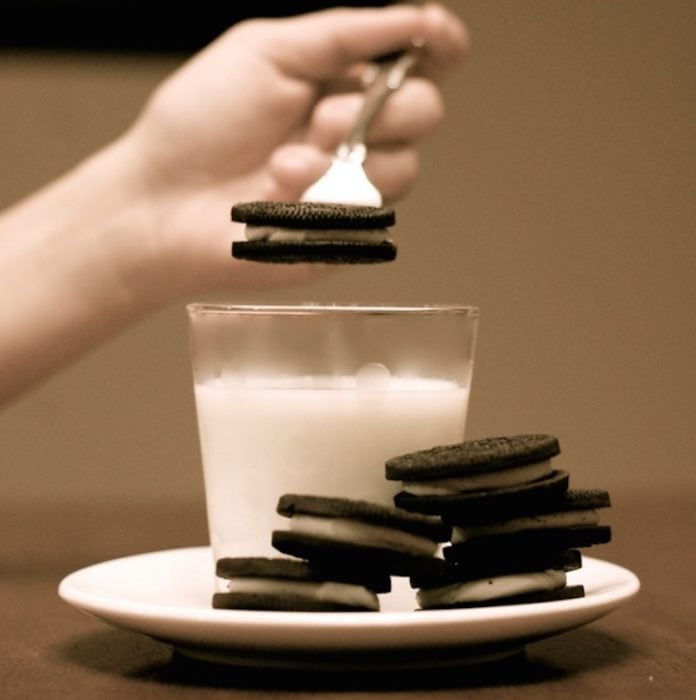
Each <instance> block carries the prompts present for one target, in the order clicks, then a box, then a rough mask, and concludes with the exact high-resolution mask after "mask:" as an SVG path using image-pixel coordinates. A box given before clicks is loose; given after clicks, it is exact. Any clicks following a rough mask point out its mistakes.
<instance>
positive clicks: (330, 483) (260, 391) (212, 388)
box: [188, 304, 478, 559]
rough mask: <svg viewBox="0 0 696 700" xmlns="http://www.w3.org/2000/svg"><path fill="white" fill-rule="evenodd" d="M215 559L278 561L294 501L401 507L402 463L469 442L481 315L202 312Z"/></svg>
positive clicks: (201, 369)
mask: <svg viewBox="0 0 696 700" xmlns="http://www.w3.org/2000/svg"><path fill="white" fill-rule="evenodd" d="M188 313H189V321H190V340H191V357H192V365H193V377H194V384H195V397H196V411H197V416H198V427H199V437H200V447H201V456H202V462H203V474H204V480H205V492H206V504H207V515H208V525H209V531H210V541H211V545H212V548H213V554H214V556H215V558H216V559H217V558H219V557H221V556H272V555H274V554H276V555H277V554H278V552H275V551H274V550H273V548H272V546H271V532H272V530H273V529H277V528H285V527H287V519H286V518H282V517H280V516H278V515H277V514H276V505H277V502H278V499H279V497H280V496H281V495H283V494H284V493H309V494H315V495H323V496H340V497H346V498H358V499H363V500H369V501H372V502H375V503H383V504H386V505H393V496H394V494H395V493H396V492H397V491H398V490H399V485H398V483H394V482H390V481H387V479H386V478H385V469H384V463H385V461H386V460H387V459H389V458H390V457H393V456H396V455H399V454H404V453H406V452H410V451H413V450H417V449H425V448H428V447H432V446H434V445H438V444H447V443H452V442H457V441H459V440H461V439H462V438H463V437H464V429H465V424H466V414H467V407H468V402H469V389H470V385H471V376H472V370H473V359H474V348H475V342H476V331H477V324H478V310H477V309H476V308H475V307H468V306H408V307H407V306H393V307H376V306H374V307H372V306H358V305H355V306H350V305H349V306H331V305H314V304H303V305H296V306H224V305H209V304H208V305H206V304H191V305H189V306H188Z"/></svg>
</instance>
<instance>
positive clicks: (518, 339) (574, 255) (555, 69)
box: [0, 0, 696, 527]
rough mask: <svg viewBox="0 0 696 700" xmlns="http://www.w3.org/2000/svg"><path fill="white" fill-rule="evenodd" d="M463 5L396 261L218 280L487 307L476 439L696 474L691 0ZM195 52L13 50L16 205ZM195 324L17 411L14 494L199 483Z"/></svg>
mask: <svg viewBox="0 0 696 700" xmlns="http://www.w3.org/2000/svg"><path fill="white" fill-rule="evenodd" d="M449 5H451V6H453V7H456V8H457V9H458V10H459V11H460V13H461V15H462V16H463V17H464V19H465V20H466V21H467V23H468V25H469V27H470V29H471V32H472V35H473V46H472V52H471V55H470V58H469V59H468V62H467V63H466V64H465V65H464V66H463V68H462V70H461V71H460V72H459V73H458V74H457V75H456V76H455V77H454V78H453V79H452V80H451V81H450V82H449V83H448V84H447V86H446V98H447V106H448V114H447V119H446V122H445V123H444V124H443V127H442V128H441V129H440V130H439V131H438V132H437V134H436V135H435V136H433V137H432V138H431V139H430V140H429V141H428V142H427V144H426V145H425V146H424V147H423V149H422V155H423V159H422V163H423V172H422V177H421V179H420V181H419V183H418V185H417V187H416V188H415V189H414V191H413V192H412V194H411V195H410V196H409V198H408V199H407V200H406V201H404V202H402V203H401V204H400V205H399V206H398V209H397V216H398V228H397V232H396V233H397V235H398V240H399V243H400V249H399V260H398V261H397V262H396V263H395V264H393V265H388V266H380V267H379V269H376V268H371V269H347V270H342V271H340V272H338V273H337V274H336V275H334V276H332V277H330V278H328V279H326V280H323V281H321V282H320V283H315V284H312V285H311V286H305V287H302V288H293V289H288V290H285V291H282V292H279V291H273V292H268V293H263V294H254V295H246V296H242V295H236V296H235V295H231V294H225V295H212V296H211V297H208V298H209V299H218V300H225V301H234V302H246V301H265V302H277V301H303V300H312V301H360V302H370V303H372V302H374V303H380V302H406V303H417V302H454V303H466V304H474V305H477V306H479V307H480V308H481V326H480V337H479V345H478V357H477V364H476V369H475V379H474V391H473V395H472V402H471V409H470V423H469V435H470V436H471V437H479V436H483V435H494V434H503V433H515V432H537V431H539V432H552V433H555V434H557V435H558V436H559V438H560V440H561V446H562V448H563V455H562V456H561V458H560V459H561V462H562V464H563V465H565V466H566V467H567V468H568V469H570V470H571V473H572V474H573V482H574V483H575V485H578V486H582V485H590V484H591V485H597V486H599V485H603V486H605V487H607V488H610V489H614V493H619V489H621V488H628V487H629V486H631V485H636V486H638V487H640V488H645V489H651V488H653V487H655V486H657V485H659V484H661V483H664V482H668V483H671V484H674V482H683V483H684V488H687V489H693V488H695V487H696V469H694V461H695V458H696V429H695V426H694V417H695V415H696V412H695V404H696V402H695V401H694V399H695V398H696V382H695V376H696V373H695V372H694V362H695V361H696V340H695V338H696V333H695V331H696V321H695V314H694V301H695V300H696V275H694V267H695V263H696V243H695V242H694V237H693V223H692V222H693V221H694V220H695V219H696V211H695V204H694V199H695V197H694V194H695V193H694V184H695V182H696V159H695V157H694V156H695V155H696V153H695V150H696V149H695V144H696V128H695V127H696V119H695V118H694V110H695V108H696V85H695V83H696V78H695V73H694V65H695V64H696V48H695V45H694V42H693V36H694V34H695V33H696V5H695V4H694V3H693V2H692V1H691V0H667V1H660V0H645V1H642V2H641V1H639V0H634V1H629V0H615V1H613V2H606V1H605V0H583V1H582V2H558V1H557V0H525V1H524V2H518V1H517V0H494V1H490V0H471V1H468V2H453V1H451V2H449ZM181 60H182V59H181V58H180V57H177V56H172V55H163V56H153V55H147V56H146V55H123V54H117V53H106V54H104V53H101V54H99V53H97V54H94V53H87V54H81V53H69V52H68V53H65V52H22V51H18V50H13V51H5V52H4V53H2V54H0V62H1V63H0V65H1V66H2V67H1V69H0V124H1V125H2V128H1V129H0V154H1V158H2V171H1V174H0V182H1V186H0V198H1V200H0V205H6V204H9V203H11V202H13V201H15V200H16V199H18V198H20V197H21V196H23V195H24V194H26V193H28V192H30V191H31V190H32V189H34V188H36V187H37V186H39V185H41V184H43V183H45V182H47V181H48V180H50V179H51V178H52V177H54V176H56V175H58V174H59V173H61V172H62V171H64V170H65V169H67V168H68V167H70V166H71V165H73V164H74V163H76V162H77V161H78V160H80V159H81V158H82V157H84V156H85V155H87V154H88V153H90V152H91V151H93V150H94V149H96V148H98V147H99V146H101V145H102V144H104V143H106V142H107V141H108V140H109V139H111V138H112V137H114V136H116V135H117V134H118V133H119V132H120V131H121V130H123V129H124V128H125V127H126V126H127V125H128V124H129V123H130V122H131V120H132V119H133V118H134V116H135V115H136V114H137V112H138V110H139V108H140V106H141V104H142V103H143V101H144V99H145V98H146V96H147V95H148V94H149V92H150V91H151V90H152V88H153V87H154V86H155V85H156V84H157V83H158V82H159V81H160V80H161V79H162V78H163V77H164V76H165V75H167V74H168V73H169V72H170V71H171V70H172V69H173V68H174V67H175V66H176V65H177V64H178V63H179V62H180V61H181ZM196 300H198V299H196ZM184 301H187V300H184ZM3 303H11V299H4V300H3ZM187 343H188V338H187V325H186V316H185V313H184V302H183V301H182V302H179V303H176V304H173V305H171V306H170V307H168V308H165V309H163V310H162V311H161V312H159V313H157V314H155V315H153V316H151V317H149V318H148V319H147V320H146V321H145V322H141V323H139V324H137V325H135V326H133V327H131V328H130V329H128V331H127V332H125V333H123V334H122V335H120V336H119V337H117V338H114V339H113V340H112V341H110V342H109V343H107V344H106V345H104V346H102V347H101V348H99V349H97V350H96V351H94V352H92V353H91V354H90V355H89V356H87V357H85V358H83V359H82V360H81V361H80V362H78V363H77V364H75V365H74V366H72V367H70V368H68V369H67V370H65V371H64V372H62V373H60V374H59V375H57V376H55V377H54V378H53V379H51V380H50V381H48V382H47V383H45V384H43V385H42V386H40V387H37V388H35V389H34V390H32V391H31V392H29V393H28V394H27V395H26V396H25V397H23V398H22V399H20V400H19V401H16V402H15V403H13V404H11V405H9V406H8V407H6V408H5V409H3V410H2V412H0V445H2V447H1V448H0V455H1V456H0V460H1V463H2V464H1V471H0V473H1V474H2V488H1V489H0V505H3V506H6V505H10V504H14V505H18V504H20V503H23V502H31V503H33V504H37V503H40V502H42V501H58V500H61V501H69V500H71V499H77V500H83V499H87V498H90V499H99V500H110V501H114V502H119V501H120V500H126V499H128V500H131V501H134V500H138V499H143V500H151V499H153V498H154V497H161V498H162V499H167V500H168V501H170V502H171V503H172V504H176V503H177V502H184V501H192V500H193V501H197V500H199V499H202V482H201V477H200V461H199V455H198V443H197V433H196V424H195V414H194V405H193V396H192V388H191V375H190V367H189V360H188V348H187ZM153 527H156V525H154V524H153Z"/></svg>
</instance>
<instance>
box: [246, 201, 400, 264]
mask: <svg viewBox="0 0 696 700" xmlns="http://www.w3.org/2000/svg"><path fill="white" fill-rule="evenodd" d="M232 221H236V222H240V223H245V224H246V227H245V237H246V240H243V241H234V242H233V243H232V256H233V257H235V258H240V259H243V260H254V261H257V262H266V263H329V264H356V263H381V262H390V261H392V260H394V259H395V258H396V246H395V245H394V243H393V241H392V240H391V238H390V236H389V231H388V229H389V227H390V226H393V225H394V223H395V221H396V217H395V214H394V210H393V209H389V208H386V207H372V206H363V205H355V204H339V203H330V202H270V201H257V202H242V203H239V204H235V205H234V206H233V207H232Z"/></svg>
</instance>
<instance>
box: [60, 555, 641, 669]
mask: <svg viewBox="0 0 696 700" xmlns="http://www.w3.org/2000/svg"><path fill="white" fill-rule="evenodd" d="M212 571H213V555H212V552H211V550H210V548H208V547H190V548H184V549H172V550H165V551H160V552H153V553H149V554H139V555H135V556H130V557H124V558H121V559H115V560H112V561H107V562H103V563H101V564H95V565H93V566H89V567H87V568H84V569H80V570H79V571H75V572H74V573H72V574H70V575H69V576H67V577H66V578H64V579H63V581H61V583H60V587H59V590H58V592H59V595H60V596H61V597H62V598H63V599H64V600H65V601H67V602H68V603H70V604H71V605H73V606H75V607H76V608H78V609H80V610H83V611H84V612H86V613H89V614H92V615H95V616H97V617H98V618H101V619H102V620H104V621H105V622H107V623H109V624H112V625H115V626H117V627H122V628H125V629H128V630H132V631H135V632H139V633H142V634H144V635H147V636H149V637H152V638H154V639H157V640H160V641H162V642H166V643H168V644H172V645H173V646H174V647H175V648H176V649H177V650H178V651H179V652H180V653H183V654H185V655H187V656H190V657H194V658H198V659H203V660H207V661H215V662H223V663H231V664H235V665H242V666H250V667H264V666H269V667H274V668H292V669H298V668H299V669H302V668H307V669H324V670H334V669H339V668H340V669H341V670H349V669H351V668H355V669H362V670H370V669H375V670H376V669H379V670H390V669H397V668H406V667H407V668H411V669H413V668H414V667H423V668H433V667H446V666H452V665H455V664H461V663H465V662H479V661H482V660H489V659H494V658H500V657H503V656H506V655H509V654H513V653H516V652H518V651H519V650H521V649H522V648H523V647H524V645H525V644H527V643H528V642H532V641H536V640H539V639H543V638H545V637H550V636H552V635H556V634H559V633H561V632H564V631H567V630H570V629H572V628H574V627H579V626H580V625H584V624H587V623H589V622H592V621H593V620H596V619H597V618H599V617H602V616H603V615H606V614H607V613H609V612H611V611H612V610H615V609H616V608H617V607H619V606H620V605H621V604H622V603H624V602H625V601H626V600H628V599H629V598H631V597H632V596H633V595H635V594H636V593H637V592H638V589H639V587H640V584H639V581H638V578H637V577H636V576H635V575H634V574H633V573H632V572H630V571H628V570H627V569H624V568H622V567H620V566H617V565H616V564H612V563H609V562H606V561H602V560H600V559H594V558H592V557H586V556H585V557H583V567H582V568H581V569H580V570H578V571H574V572H571V573H570V574H569V576H568V583H569V584H575V583H582V584H583V585H584V586H585V592H586V595H585V597H584V598H577V599H572V600H565V601H558V602H550V603H533V604H526V605H501V606H495V607H487V608H478V609H466V610H429V611H425V610H419V611H416V610H414V607H415V604H414V597H413V591H411V589H410V588H409V587H408V582H407V580H405V579H396V578H395V579H393V581H394V583H395V588H394V591H392V593H390V594H387V595H386V596H382V611H381V612H377V613H370V612H355V613H301V612H267V611H258V612H257V611H249V610H215V609H213V608H212V607H211V603H210V601H211V595H212V592H213V589H214V578H213V574H212Z"/></svg>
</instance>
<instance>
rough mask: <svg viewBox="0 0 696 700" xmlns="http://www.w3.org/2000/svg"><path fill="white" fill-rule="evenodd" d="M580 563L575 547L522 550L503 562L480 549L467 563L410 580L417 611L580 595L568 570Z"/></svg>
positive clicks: (547, 599) (576, 596)
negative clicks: (568, 581) (537, 550)
mask: <svg viewBox="0 0 696 700" xmlns="http://www.w3.org/2000/svg"><path fill="white" fill-rule="evenodd" d="M581 566H582V558H581V555H580V552H579V551H578V550H576V549H567V550H558V551H542V552H532V553H529V552H528V553H526V554H525V556H519V557H515V556H512V557H510V558H508V559H506V560H502V559H500V558H498V557H496V556H495V555H491V556H487V555H486V554H485V553H482V554H481V556H479V557H478V558H474V557H471V558H469V559H467V561H466V563H465V564H450V565H449V566H445V567H443V568H442V569H441V570H440V571H439V572H433V573H430V574H421V575H417V576H412V577H411V578H410V583H411V587H412V588H415V589H417V592H416V600H417V601H418V605H419V606H420V608H421V609H441V608H464V607H466V608H469V607H481V606H489V605H512V604H520V603H532V602H535V603H538V602H547V601H552V600H566V599H568V598H579V597H582V596H584V588H583V587H582V586H581V585H573V586H568V585H567V579H566V573H567V572H568V571H574V570H576V569H579V568H580V567H581Z"/></svg>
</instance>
